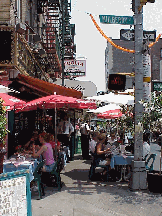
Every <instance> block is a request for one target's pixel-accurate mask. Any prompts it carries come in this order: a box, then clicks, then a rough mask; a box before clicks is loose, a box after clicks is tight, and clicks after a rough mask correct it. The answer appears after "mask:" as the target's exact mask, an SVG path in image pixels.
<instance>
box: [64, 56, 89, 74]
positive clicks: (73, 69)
mask: <svg viewBox="0 0 162 216" xmlns="http://www.w3.org/2000/svg"><path fill="white" fill-rule="evenodd" d="M64 63H65V75H67V76H75V77H80V76H85V73H86V60H65V61H64Z"/></svg>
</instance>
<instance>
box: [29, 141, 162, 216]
mask: <svg viewBox="0 0 162 216" xmlns="http://www.w3.org/2000/svg"><path fill="white" fill-rule="evenodd" d="M159 150H160V147H159V146H158V145H156V144H151V152H152V153H156V154H157V158H156V160H155V170H159V167H160V165H159V159H160V151H159ZM74 158H75V159H74V161H71V162H70V163H68V164H67V166H66V168H65V171H62V173H61V180H62V182H63V187H62V189H61V192H59V191H58V190H57V188H53V187H47V188H45V193H46V194H45V196H44V197H43V199H41V200H37V199H38V192H32V215H33V216H99V215H100V216H114V215H115V216H138V215H139V216H162V196H161V195H160V194H153V193H151V192H149V191H148V190H143V191H139V190H138V191H133V192H132V191H130V190H129V188H128V183H127V182H107V183H105V182H100V181H93V182H92V181H90V180H89V179H88V172H89V169H90V163H91V161H90V160H88V161H85V160H82V157H81V156H80V155H75V157H74ZM155 184H156V183H155Z"/></svg>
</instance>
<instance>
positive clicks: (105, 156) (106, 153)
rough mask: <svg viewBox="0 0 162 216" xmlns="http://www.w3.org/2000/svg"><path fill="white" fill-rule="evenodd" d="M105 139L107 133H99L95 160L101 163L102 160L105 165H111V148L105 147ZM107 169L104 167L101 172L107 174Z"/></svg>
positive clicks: (103, 174)
mask: <svg viewBox="0 0 162 216" xmlns="http://www.w3.org/2000/svg"><path fill="white" fill-rule="evenodd" d="M105 140H106V134H105V133H101V134H99V135H98V141H97V144H96V148H95V162H96V163H99V162H100V161H102V164H103V165H110V161H111V149H110V148H107V149H105ZM106 172H107V170H106V169H104V171H103V172H102V173H101V176H105V175H106Z"/></svg>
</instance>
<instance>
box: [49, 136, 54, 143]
mask: <svg viewBox="0 0 162 216" xmlns="http://www.w3.org/2000/svg"><path fill="white" fill-rule="evenodd" d="M49 136H50V141H51V142H53V141H54V140H55V136H54V135H53V134H49Z"/></svg>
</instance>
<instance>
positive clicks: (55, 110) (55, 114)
mask: <svg viewBox="0 0 162 216" xmlns="http://www.w3.org/2000/svg"><path fill="white" fill-rule="evenodd" d="M56 118H57V110H56V103H55V156H56V157H57V129H56V127H57V125H56Z"/></svg>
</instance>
